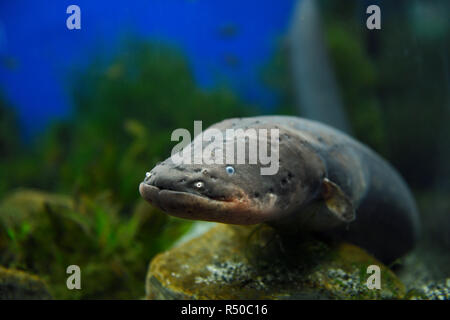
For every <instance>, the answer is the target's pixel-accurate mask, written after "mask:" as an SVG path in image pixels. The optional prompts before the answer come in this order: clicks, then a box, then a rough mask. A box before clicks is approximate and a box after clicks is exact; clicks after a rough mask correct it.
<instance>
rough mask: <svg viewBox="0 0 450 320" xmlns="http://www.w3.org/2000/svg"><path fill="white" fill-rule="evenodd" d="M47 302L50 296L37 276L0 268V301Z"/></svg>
mask: <svg viewBox="0 0 450 320" xmlns="http://www.w3.org/2000/svg"><path fill="white" fill-rule="evenodd" d="M6 299H9V300H13V299H14V300H25V299H26V300H30V299H34V300H47V299H51V295H50V293H49V292H48V290H47V287H46V285H45V284H44V282H43V281H42V280H41V279H39V278H38V277H37V276H34V275H30V274H28V273H25V272H23V271H19V270H15V269H6V268H3V267H1V266H0V300H6Z"/></svg>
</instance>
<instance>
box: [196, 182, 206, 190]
mask: <svg viewBox="0 0 450 320" xmlns="http://www.w3.org/2000/svg"><path fill="white" fill-rule="evenodd" d="M194 186H195V187H196V188H197V189H201V188H203V186H204V184H203V182H201V181H198V182H196V183H195V184H194Z"/></svg>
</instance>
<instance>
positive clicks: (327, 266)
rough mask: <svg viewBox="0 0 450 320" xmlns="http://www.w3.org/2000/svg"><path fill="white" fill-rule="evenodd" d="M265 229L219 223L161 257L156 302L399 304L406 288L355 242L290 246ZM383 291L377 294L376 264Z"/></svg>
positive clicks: (152, 278) (151, 279)
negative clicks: (371, 284)
mask: <svg viewBox="0 0 450 320" xmlns="http://www.w3.org/2000/svg"><path fill="white" fill-rule="evenodd" d="M285 243H286V241H282V240H281V239H280V238H279V236H278V235H276V234H275V233H274V232H273V230H272V229H270V228H268V227H263V226H257V227H255V226H253V227H243V226H232V225H218V226H217V227H214V228H213V229H212V230H210V231H208V232H207V233H205V234H203V235H201V236H200V237H198V238H195V239H192V240H190V241H188V242H186V243H183V244H181V245H179V246H177V247H175V248H173V249H171V250H169V251H167V252H164V253H162V254H159V255H158V256H156V257H155V258H154V259H153V261H152V262H151V264H150V267H149V272H148V274H147V280H146V292H147V298H148V299H398V298H402V297H403V296H404V292H405V289H404V286H403V284H402V283H401V282H400V281H399V280H398V279H397V277H396V276H395V275H394V274H393V273H392V271H390V270H389V269H388V268H387V267H385V266H384V265H383V264H382V263H381V262H379V261H377V260H376V259H375V258H373V257H371V256H370V255H368V254H367V253H366V252H365V251H363V250H362V249H360V248H358V247H356V246H353V245H351V244H347V243H341V244H335V245H330V244H325V243H323V242H321V241H318V240H312V239H304V240H303V241H301V242H297V243H296V244H295V245H289V246H286V244H285ZM374 264H375V265H378V266H380V268H381V289H380V290H376V289H375V290H369V289H368V288H367V286H366V281H367V278H368V277H369V275H368V274H367V273H366V270H367V267H368V266H369V265H374Z"/></svg>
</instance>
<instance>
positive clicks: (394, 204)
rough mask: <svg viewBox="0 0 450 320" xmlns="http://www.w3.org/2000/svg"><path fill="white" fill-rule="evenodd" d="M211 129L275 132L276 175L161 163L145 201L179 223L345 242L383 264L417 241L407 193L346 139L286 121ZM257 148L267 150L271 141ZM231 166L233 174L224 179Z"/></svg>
mask: <svg viewBox="0 0 450 320" xmlns="http://www.w3.org/2000/svg"><path fill="white" fill-rule="evenodd" d="M210 128H216V129H219V130H221V131H222V132H223V133H224V134H225V130H226V129H231V128H232V129H238V128H241V129H244V130H247V129H249V128H254V129H267V130H268V131H270V129H272V128H276V129H278V130H279V149H278V158H279V170H278V172H277V173H276V174H274V175H261V172H260V168H261V166H262V165H261V164H260V163H259V162H258V164H248V155H247V157H246V162H245V163H246V164H227V163H224V164H175V163H174V162H173V161H172V159H171V158H168V159H167V160H165V161H163V162H161V163H159V164H158V165H157V166H156V167H155V168H153V170H152V171H151V172H150V175H149V176H148V177H146V178H145V180H144V181H143V182H142V183H141V184H140V186H139V191H140V193H141V195H142V197H143V198H144V199H146V200H147V201H148V202H150V203H151V204H152V205H154V206H156V207H158V208H160V209H162V210H163V211H165V212H167V213H169V214H171V215H174V216H177V217H181V218H185V219H194V220H205V221H215V222H222V223H229V224H240V225H248V224H257V223H267V224H269V225H271V226H273V227H274V228H275V229H277V230H278V231H279V233H280V234H282V235H286V236H287V237H288V238H289V239H291V240H290V241H295V240H293V239H295V238H296V237H298V238H300V237H301V236H302V235H304V234H305V233H314V234H318V235H320V236H324V237H328V238H331V239H338V240H344V241H349V242H352V243H354V244H356V245H359V246H361V247H363V248H365V249H366V250H367V251H369V252H370V253H372V254H374V255H375V256H376V257H377V258H379V259H380V260H381V261H383V262H385V263H390V262H392V261H394V260H395V259H396V258H399V257H401V256H402V255H403V254H405V253H406V252H408V251H409V250H410V249H412V247H413V246H414V244H415V242H416V241H417V238H418V235H419V226H420V223H419V214H418V211H417V208H416V205H415V202H414V199H413V197H412V195H411V192H410V191H409V189H408V187H407V185H406V184H405V182H404V181H403V179H402V178H401V177H400V175H399V174H398V173H397V172H396V170H395V169H393V168H392V167H391V166H390V165H389V164H388V163H387V162H386V161H385V160H383V159H382V158H381V157H380V156H378V155H377V154H376V153H375V152H374V151H372V150H370V149H369V148H368V147H366V146H364V145H363V144H361V143H359V142H358V141H356V140H354V139H353V138H351V137H349V136H348V135H346V134H344V133H342V132H340V131H338V130H336V129H333V128H331V127H329V126H327V125H324V124H321V123H319V122H315V121H311V120H306V119H302V118H298V117H288V116H263V117H253V118H239V119H227V120H224V121H222V122H219V123H217V124H215V125H213V126H211V127H210ZM250 139H251V137H250ZM250 139H247V140H246V141H247V146H248V144H249V143H251V142H250ZM234 143H235V141H234ZM264 143H267V144H268V145H269V147H268V149H269V150H270V138H268V139H267V141H264ZM207 145H208V143H205V142H204V143H203V148H205V147H206V146H207ZM272 152H275V151H272ZM224 153H225V152H224ZM235 163H236V161H235ZM230 165H231V166H232V167H233V168H234V169H235V172H234V173H233V174H229V173H227V170H226V168H227V166H230ZM266 167H267V165H266ZM198 182H201V183H200V184H199V183H198Z"/></svg>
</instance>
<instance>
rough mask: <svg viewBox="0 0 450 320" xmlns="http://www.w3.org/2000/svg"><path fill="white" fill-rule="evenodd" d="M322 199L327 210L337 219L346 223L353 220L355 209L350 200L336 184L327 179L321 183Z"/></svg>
mask: <svg viewBox="0 0 450 320" xmlns="http://www.w3.org/2000/svg"><path fill="white" fill-rule="evenodd" d="M322 197H323V199H324V200H325V205H326V207H327V208H328V210H330V212H331V213H332V214H334V215H335V216H336V217H337V218H338V219H340V220H341V221H343V222H346V223H348V222H352V221H353V220H354V219H355V209H354V208H353V204H352V202H351V200H350V198H349V197H348V196H347V195H346V194H345V193H344V191H342V189H341V188H340V187H339V186H338V185H337V184H335V183H334V182H332V181H330V180H329V179H327V178H324V179H323V182H322Z"/></svg>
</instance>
